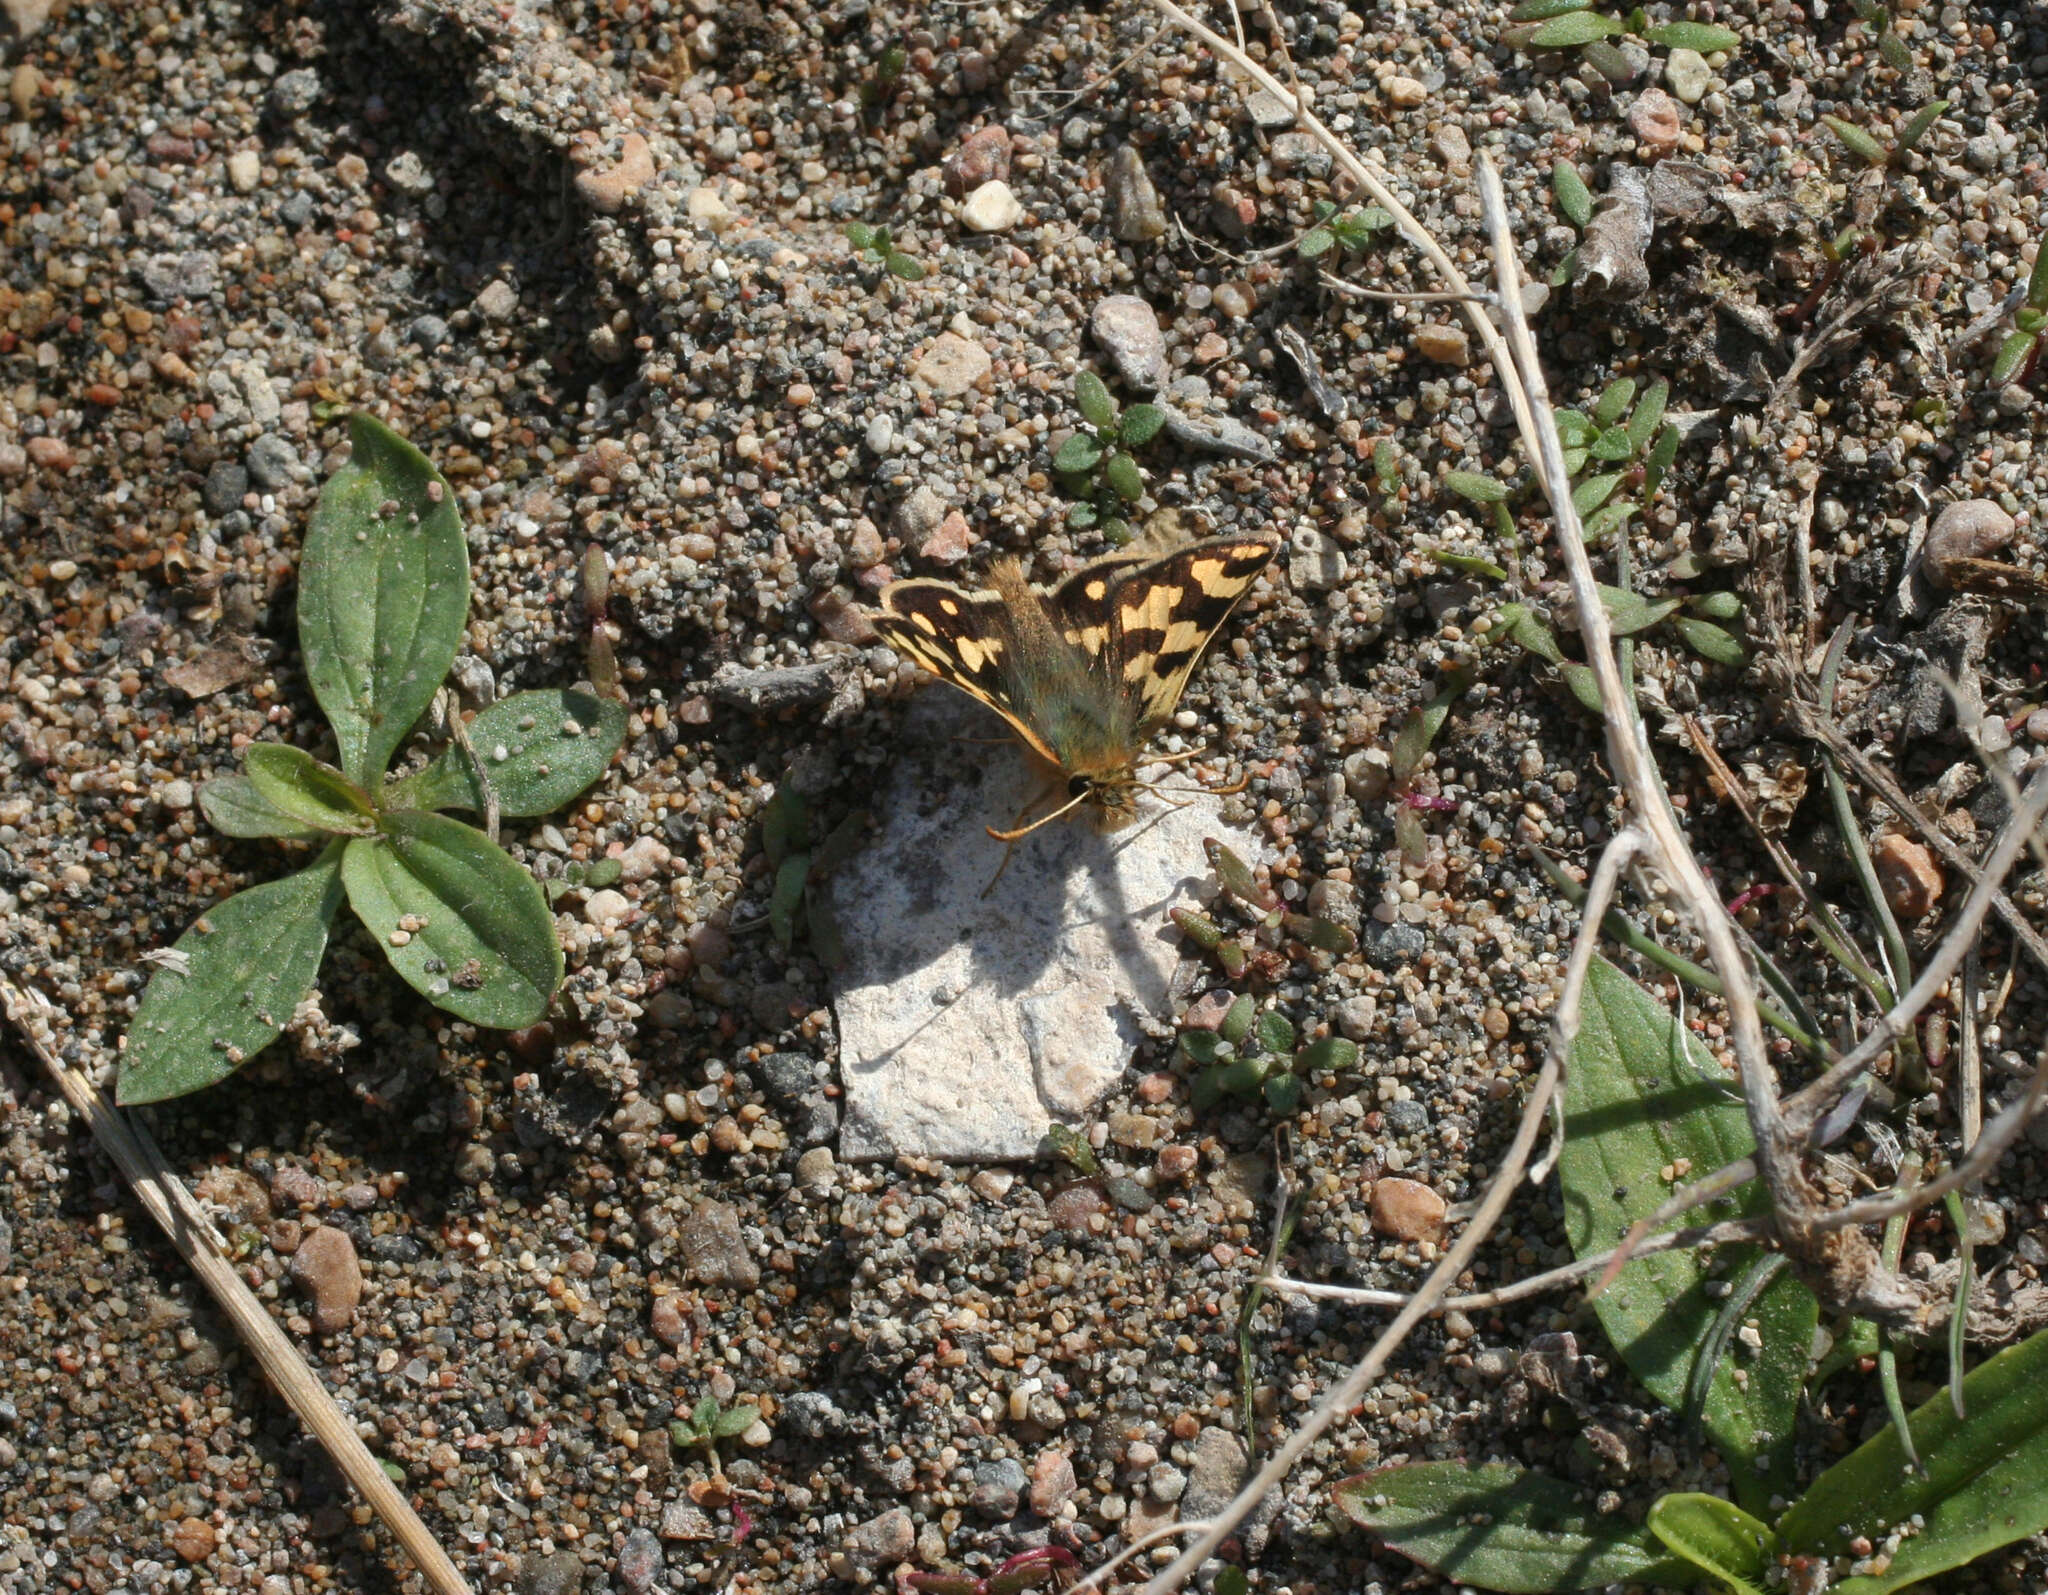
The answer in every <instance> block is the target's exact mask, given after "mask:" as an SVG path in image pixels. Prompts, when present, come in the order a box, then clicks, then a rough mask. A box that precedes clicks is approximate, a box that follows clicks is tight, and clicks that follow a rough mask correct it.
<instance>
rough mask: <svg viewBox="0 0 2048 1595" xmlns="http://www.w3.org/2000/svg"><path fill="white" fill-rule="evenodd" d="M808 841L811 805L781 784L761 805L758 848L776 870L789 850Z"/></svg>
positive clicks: (790, 851)
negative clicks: (759, 842)
mask: <svg viewBox="0 0 2048 1595" xmlns="http://www.w3.org/2000/svg"><path fill="white" fill-rule="evenodd" d="M810 845H811V808H810V805H809V804H808V803H806V802H805V801H804V799H803V795H802V794H801V793H800V792H798V791H797V790H796V789H795V788H793V787H791V786H789V785H787V784H784V785H782V786H779V787H777V788H776V789H775V796H773V797H772V798H770V799H769V800H768V801H767V802H766V803H764V804H762V805H761V851H762V852H763V853H765V854H766V855H767V857H768V867H769V868H770V869H776V870H779V869H781V868H782V861H783V860H784V859H786V858H788V857H789V855H790V854H791V853H794V852H798V851H800V850H801V849H804V848H807V847H809V846H810Z"/></svg>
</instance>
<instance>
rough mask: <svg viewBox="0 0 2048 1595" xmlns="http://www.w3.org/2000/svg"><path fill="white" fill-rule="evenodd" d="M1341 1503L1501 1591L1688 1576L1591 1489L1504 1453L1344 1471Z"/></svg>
mask: <svg viewBox="0 0 2048 1595" xmlns="http://www.w3.org/2000/svg"><path fill="white" fill-rule="evenodd" d="M1332 1494H1333V1496H1334V1498H1335V1500H1336V1503H1337V1509H1338V1510H1339V1511H1341V1512H1342V1513H1343V1514H1344V1515H1345V1516H1346V1517H1348V1518H1350V1519H1351V1521H1352V1522H1354V1523H1356V1524H1357V1525H1358V1526H1359V1527H1360V1528H1362V1529H1367V1530H1369V1531H1370V1532H1372V1533H1373V1534H1375V1535H1377V1536H1378V1537H1379V1538H1380V1539H1382V1540H1384V1541H1385V1542H1386V1543H1387V1544H1388V1545H1390V1546H1391V1547H1393V1548H1394V1549H1395V1550H1397V1551H1399V1552H1400V1553H1401V1554H1402V1555H1403V1556H1405V1557H1407V1558H1408V1559H1409V1560H1411V1561H1414V1562H1420V1563H1421V1564H1422V1565H1423V1566H1424V1567H1426V1568H1429V1569H1430V1570H1431V1571H1432V1572H1435V1573H1437V1574H1440V1575H1441V1576H1443V1577H1444V1578H1449V1579H1455V1580H1457V1581H1458V1582H1460V1583H1464V1584H1471V1585H1475V1586H1477V1587H1478V1588H1480V1589H1488V1590H1500V1591H1502V1592H1503V1595H1551V1592H1552V1591H1561V1590H1578V1589H1589V1588H1597V1587H1598V1586H1600V1585H1602V1584H1672V1585H1682V1584H1683V1583H1684V1582H1685V1581H1686V1580H1687V1579H1688V1578H1690V1577H1691V1576H1692V1569H1691V1566H1690V1565H1689V1564H1688V1563H1685V1562H1683V1561H1680V1560H1679V1559H1678V1558H1677V1557H1674V1556H1672V1555H1670V1554H1669V1553H1668V1552H1666V1551H1665V1550H1664V1548H1663V1547H1662V1546H1661V1545H1659V1544H1658V1543H1657V1541H1656V1540H1655V1539H1654V1538H1652V1537H1651V1535H1650V1532H1649V1530H1648V1529H1645V1528H1641V1527H1638V1526H1637V1525H1636V1524H1633V1523H1631V1522H1629V1520H1628V1519H1627V1518H1626V1517H1625V1516H1623V1515H1622V1514H1620V1513H1618V1512H1615V1513H1601V1512H1597V1511H1595V1510H1594V1507H1593V1495H1594V1492H1593V1491H1591V1490H1578V1489H1574V1488H1573V1487H1572V1486H1571V1485H1569V1484H1565V1483H1563V1482H1561V1481H1559V1480H1557V1479H1551V1478H1546V1477H1545V1476H1544V1475H1542V1474H1540V1473H1531V1472H1530V1471H1529V1470H1528V1469H1526V1468H1519V1467H1513V1466H1510V1465H1508V1464H1506V1463H1502V1462H1488V1463H1483V1464H1481V1465H1479V1466H1477V1467H1473V1466H1469V1465H1467V1464H1465V1463H1462V1462H1414V1463H1404V1464H1399V1465H1396V1466H1394V1467H1387V1468H1380V1469H1378V1470H1377V1471H1375V1472H1372V1473H1362V1474H1360V1475H1359V1476H1358V1477H1356V1478H1352V1479H1346V1480H1344V1481H1343V1482H1342V1483H1340V1484H1338V1485H1337V1486H1336V1488H1335V1490H1334V1491H1333V1492H1332Z"/></svg>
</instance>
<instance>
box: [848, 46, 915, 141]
mask: <svg viewBox="0 0 2048 1595" xmlns="http://www.w3.org/2000/svg"><path fill="white" fill-rule="evenodd" d="M909 61H910V52H909V51H907V50H905V49H904V48H903V46H902V45H900V44H892V45H890V46H889V48H888V49H886V50H884V51H883V52H882V56H881V59H880V60H878V61H877V62H876V63H875V75H874V76H873V77H871V78H869V79H868V80H867V81H866V82H865V83H863V84H862V85H861V86H860V108H861V114H862V115H863V116H865V117H866V118H867V119H868V120H869V122H870V123H872V122H874V121H875V120H876V119H878V118H879V117H880V115H881V112H882V107H883V106H885V105H887V104H888V103H889V101H890V100H891V99H892V98H894V96H895V93H896V85H897V83H898V82H899V81H901V79H902V77H903V68H904V67H905V66H906V65H908V64H909Z"/></svg>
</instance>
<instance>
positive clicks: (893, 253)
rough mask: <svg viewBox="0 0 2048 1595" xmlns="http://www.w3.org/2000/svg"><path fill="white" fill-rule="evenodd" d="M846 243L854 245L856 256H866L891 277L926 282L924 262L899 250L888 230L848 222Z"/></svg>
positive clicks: (864, 223)
mask: <svg viewBox="0 0 2048 1595" xmlns="http://www.w3.org/2000/svg"><path fill="white" fill-rule="evenodd" d="M846 241H847V242H848V243H849V244H851V245H853V248H854V252H855V253H856V254H859V255H864V256H866V257H867V258H868V259H869V260H871V261H873V262H874V263H875V264H876V265H878V266H880V267H881V268H882V270H884V271H885V272H887V273H888V274H889V275H890V276H891V277H900V278H902V279H903V280H904V281H905V282H922V281H924V277H925V265H924V262H923V261H921V260H919V259H917V258H916V257H915V256H914V255H906V254H905V253H904V252H903V251H902V250H900V249H898V248H897V247H896V241H895V239H893V238H892V237H890V235H889V229H888V228H886V227H870V226H869V225H868V224H867V223H866V222H848V223H847V224H846Z"/></svg>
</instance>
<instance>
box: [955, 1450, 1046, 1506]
mask: <svg viewBox="0 0 2048 1595" xmlns="http://www.w3.org/2000/svg"><path fill="white" fill-rule="evenodd" d="M1030 1483H1031V1480H1030V1478H1029V1477H1028V1476H1027V1475H1026V1474H1025V1472H1024V1465H1023V1464H1022V1463H1020V1462H1019V1461H1018V1460H1017V1459H1016V1458H1015V1457H998V1458H997V1459H996V1460H995V1461H993V1462H983V1463H979V1464H977V1465H976V1467H975V1469H974V1490H973V1493H972V1494H971V1495H970V1496H969V1497H968V1504H969V1505H970V1506H972V1507H973V1508H974V1510H975V1511H977V1512H979V1513H980V1514H981V1515H982V1516H983V1517H987V1518H997V1519H1001V1518H1011V1517H1015V1516H1016V1515H1017V1507H1018V1505H1019V1504H1020V1503H1021V1502H1022V1500H1023V1498H1024V1491H1025V1488H1026V1487H1027V1486H1028V1485H1029V1484H1030Z"/></svg>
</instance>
